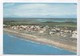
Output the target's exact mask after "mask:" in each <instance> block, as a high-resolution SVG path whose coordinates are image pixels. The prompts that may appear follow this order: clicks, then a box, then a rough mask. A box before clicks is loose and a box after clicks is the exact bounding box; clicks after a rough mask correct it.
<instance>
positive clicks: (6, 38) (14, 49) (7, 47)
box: [3, 33, 76, 55]
mask: <svg viewBox="0 0 80 56" xmlns="http://www.w3.org/2000/svg"><path fill="white" fill-rule="evenodd" d="M16 37H17V36H14V35H10V34H7V33H4V35H3V53H4V54H26V55H76V53H73V52H70V51H68V50H64V49H61V48H56V47H55V46H54V47H52V46H49V45H47V44H38V43H36V42H31V41H29V40H22V39H20V38H16Z"/></svg>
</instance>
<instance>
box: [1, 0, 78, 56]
mask: <svg viewBox="0 0 80 56" xmlns="http://www.w3.org/2000/svg"><path fill="white" fill-rule="evenodd" d="M3 2H6V3H7V2H9V3H13V2H15V3H78V1H77V0H4V1H1V0H0V21H1V22H0V54H3V5H2V4H1V3H3ZM79 6H80V4H79V3H78V7H77V8H78V9H77V14H78V18H77V24H78V25H77V26H78V27H77V30H78V35H77V37H78V41H77V44H78V45H77V52H78V53H77V54H78V55H50V56H80V44H79V42H80V38H79V35H80V23H79V21H80V19H79V18H80V13H79V12H80V11H79V10H80V8H79ZM0 56H2V55H0ZM4 56H35V55H4ZM36 56H49V55H36Z"/></svg>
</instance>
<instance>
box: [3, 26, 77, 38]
mask: <svg viewBox="0 0 80 56" xmlns="http://www.w3.org/2000/svg"><path fill="white" fill-rule="evenodd" d="M4 27H6V28H9V29H12V30H18V31H22V32H23V31H24V32H26V33H34V34H45V35H46V34H47V35H51V36H53V35H55V36H59V37H65V38H66V37H68V38H75V39H77V30H76V29H70V28H69V27H57V26H56V27H55V26H54V27H49V26H48V25H45V26H41V25H16V26H15V25H13V26H7V25H4Z"/></svg>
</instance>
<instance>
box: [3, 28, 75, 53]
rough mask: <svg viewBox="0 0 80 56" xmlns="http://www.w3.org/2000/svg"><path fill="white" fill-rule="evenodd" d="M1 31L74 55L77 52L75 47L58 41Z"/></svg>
mask: <svg viewBox="0 0 80 56" xmlns="http://www.w3.org/2000/svg"><path fill="white" fill-rule="evenodd" d="M3 30H4V31H5V32H8V33H10V34H14V35H16V36H19V37H20V38H23V39H28V40H30V41H35V42H39V43H42V44H47V45H50V46H56V47H59V48H62V49H65V50H69V51H71V52H75V53H76V50H77V49H76V48H77V47H75V46H71V45H66V44H64V43H60V42H58V41H52V40H49V39H46V38H39V36H34V35H31V34H25V33H20V32H17V31H13V30H10V29H3Z"/></svg>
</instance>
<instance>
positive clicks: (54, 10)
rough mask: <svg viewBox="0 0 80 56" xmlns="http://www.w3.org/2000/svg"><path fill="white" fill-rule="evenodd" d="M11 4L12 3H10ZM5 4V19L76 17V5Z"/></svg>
mask: <svg viewBox="0 0 80 56" xmlns="http://www.w3.org/2000/svg"><path fill="white" fill-rule="evenodd" d="M10 4H11V3H10ZM10 4H5V5H4V17H10V16H11V17H28V18H29V17H39V18H40V17H41V18H42V17H43V18H44V17H47V18H48V17H53V18H54V17H61V18H63V17H68V16H69V17H70V16H71V17H72V16H73V15H75V16H73V17H76V9H77V8H76V4H72V3H71V4H64V3H63V4H62V3H61V4H58V3H53V4H45V3H44V4H43V3H42V4H36V3H35V4H31V3H30V4H29V3H26V4H23V3H22V4H20V3H19V4H18V3H17V4H15V3H14V4H11V5H10Z"/></svg>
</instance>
